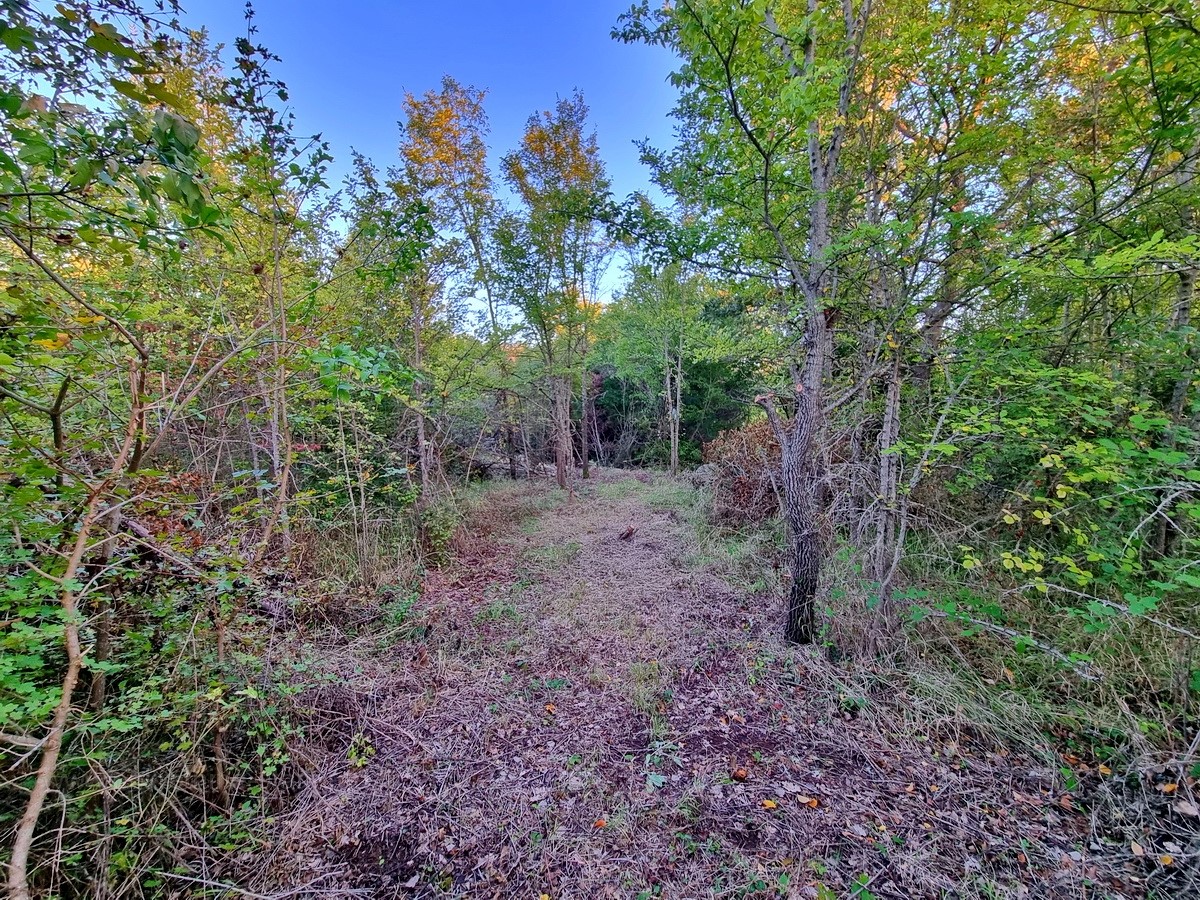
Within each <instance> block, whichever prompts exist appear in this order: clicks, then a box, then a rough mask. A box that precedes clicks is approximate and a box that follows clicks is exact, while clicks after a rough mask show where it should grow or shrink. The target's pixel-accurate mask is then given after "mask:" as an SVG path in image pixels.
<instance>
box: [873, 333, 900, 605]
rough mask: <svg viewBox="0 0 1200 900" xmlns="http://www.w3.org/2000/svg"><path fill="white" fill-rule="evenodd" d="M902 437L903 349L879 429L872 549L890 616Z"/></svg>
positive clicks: (896, 354)
mask: <svg viewBox="0 0 1200 900" xmlns="http://www.w3.org/2000/svg"><path fill="white" fill-rule="evenodd" d="M899 437H900V351H899V349H897V350H895V351H894V352H893V355H892V371H891V375H890V377H889V378H888V385H887V402H886V405H885V406H884V411H883V424H882V426H881V427H880V429H879V506H878V509H877V512H876V514H875V545H874V547H873V548H872V550H871V577H872V578H873V579H874V580H875V583H876V585H877V590H878V592H879V608H880V612H881V614H882V615H883V616H884V617H888V616H889V615H890V606H891V593H892V584H891V579H892V574H893V571H892V558H893V556H894V548H895V543H896V518H897V513H898V510H897V506H896V503H897V499H898V497H899V487H900V459H899V457H898V456H897V455H896V454H895V453H893V452H892V448H893V447H895V445H896V441H897V440H898V439H899Z"/></svg>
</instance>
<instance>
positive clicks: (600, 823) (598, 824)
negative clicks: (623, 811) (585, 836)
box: [592, 819, 608, 828]
mask: <svg viewBox="0 0 1200 900" xmlns="http://www.w3.org/2000/svg"><path fill="white" fill-rule="evenodd" d="M607 824H608V822H606V821H604V819H597V820H596V821H595V822H594V823H593V824H592V827H593V828H603V827H604V826H605V825H607Z"/></svg>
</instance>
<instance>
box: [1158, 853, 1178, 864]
mask: <svg viewBox="0 0 1200 900" xmlns="http://www.w3.org/2000/svg"><path fill="white" fill-rule="evenodd" d="M1158 861H1159V862H1160V863H1162V864H1163V865H1164V866H1169V865H1171V863H1173V862H1175V857H1173V856H1171V854H1169V853H1164V854H1163V855H1162V856H1160V857H1159V858H1158Z"/></svg>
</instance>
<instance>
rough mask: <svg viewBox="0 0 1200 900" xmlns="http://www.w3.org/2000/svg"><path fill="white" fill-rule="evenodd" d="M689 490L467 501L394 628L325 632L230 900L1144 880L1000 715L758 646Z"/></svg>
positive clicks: (506, 488) (750, 618) (635, 486)
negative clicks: (274, 808)
mask: <svg viewBox="0 0 1200 900" xmlns="http://www.w3.org/2000/svg"><path fill="white" fill-rule="evenodd" d="M693 500H694V498H693V497H692V496H691V494H690V489H688V488H686V487H684V486H681V485H679V484H678V483H675V482H671V481H668V480H666V479H644V478H634V477H630V476H621V475H618V474H615V473H601V474H600V476H599V477H598V478H597V479H596V480H595V481H593V482H591V483H588V484H585V485H583V486H581V487H580V488H579V490H578V492H577V494H576V495H575V496H574V497H573V498H571V499H568V498H567V497H566V496H565V495H562V494H559V493H557V492H555V491H553V490H551V489H549V488H547V487H545V486H544V485H541V484H538V485H531V484H528V483H521V484H518V485H507V484H506V485H501V486H497V487H496V488H494V489H493V490H491V491H488V492H486V493H485V494H483V495H481V496H480V497H478V498H476V501H475V502H473V503H471V504H470V505H469V508H468V509H467V510H466V522H465V523H464V526H463V528H462V529H461V530H460V532H459V534H458V535H457V536H456V538H455V540H454V542H453V549H454V553H455V559H454V561H453V562H451V563H450V564H448V565H447V566H446V567H444V568H443V569H441V570H434V571H432V572H431V573H430V575H429V576H428V578H427V579H426V582H425V585H424V589H423V591H422V594H421V598H420V600H419V601H418V602H417V603H416V605H415V606H414V607H413V608H412V609H411V610H408V611H407V612H406V613H405V616H404V621H403V622H401V623H399V624H394V625H393V626H390V627H387V628H384V627H378V628H372V629H370V630H369V631H368V632H364V631H363V630H362V629H360V630H359V633H358V635H357V637H355V638H354V639H353V640H344V639H337V638H336V636H327V637H326V638H325V641H326V643H327V644H328V646H324V647H322V648H321V654H322V657H323V658H324V659H325V660H326V662H327V664H328V666H329V668H330V672H331V674H332V675H333V678H332V683H330V684H327V685H325V686H323V687H321V688H320V689H314V690H313V691H311V692H310V695H309V696H307V697H306V698H305V702H306V704H307V709H308V725H307V727H306V737H305V739H304V741H303V742H302V743H301V744H300V745H299V746H298V747H297V748H296V754H295V772H294V779H295V781H294V788H295V790H294V794H293V796H292V797H291V798H290V800H289V801H288V802H287V804H286V806H285V807H284V808H282V809H281V810H280V814H279V816H278V820H277V824H276V830H277V833H276V836H275V840H274V842H273V849H272V852H271V854H270V855H269V858H268V857H266V856H264V857H263V858H261V859H259V860H256V863H257V864H258V866H259V872H260V876H259V879H258V880H257V881H256V882H254V883H252V884H250V885H249V887H250V888H252V889H254V890H257V891H259V892H261V893H270V892H272V891H279V890H295V891H298V892H300V891H304V890H312V891H313V892H333V895H336V896H353V895H356V894H361V895H363V896H379V897H423V898H442V897H445V898H449V897H464V898H484V897H487V898H492V897H496V898H503V897H538V896H539V895H541V894H543V893H544V894H547V895H549V896H550V897H552V898H555V900H560V898H600V897H630V898H635V897H646V898H650V897H664V898H681V900H683V898H710V897H711V898H718V897H720V898H724V897H730V898H732V897H762V898H766V897H817V896H822V897H827V896H832V897H839V898H840V897H849V896H854V893H853V892H854V891H855V890H856V886H859V887H862V886H863V885H865V886H866V888H865V889H866V891H869V894H868V893H863V892H862V891H859V893H858V894H857V896H860V897H863V898H866V897H868V896H875V897H877V898H896V900H901V898H903V900H908V898H917V897H981V898H983V897H992V898H1000V897H1012V898H1017V897H1031V898H1032V897H1048V898H1049V897H1054V898H1057V897H1062V898H1068V897H1070V898H1075V897H1096V898H1101V897H1107V898H1113V900H1118V898H1125V897H1136V896H1144V895H1146V893H1147V891H1146V880H1145V879H1146V878H1147V876H1149V877H1154V875H1153V872H1154V871H1155V867H1154V866H1153V865H1150V864H1149V862H1148V861H1147V860H1145V859H1137V860H1131V859H1128V858H1126V856H1127V854H1126V855H1125V856H1122V855H1120V854H1117V853H1115V852H1113V851H1112V849H1111V848H1110V847H1109V846H1108V845H1106V844H1104V843H1103V842H1102V841H1101V840H1100V839H1098V837H1097V835H1096V833H1095V829H1094V828H1093V825H1092V822H1091V820H1090V819H1089V818H1088V816H1086V815H1082V814H1081V813H1080V809H1079V801H1078V797H1079V796H1080V793H1081V792H1080V791H1079V790H1076V791H1074V792H1072V791H1068V789H1067V787H1068V786H1067V785H1066V784H1064V783H1063V779H1062V775H1061V773H1060V772H1059V771H1058V770H1057V768H1056V767H1055V766H1053V765H1052V764H1049V763H1048V762H1047V758H1046V757H1045V756H1039V755H1037V754H1034V753H1031V752H1028V746H1033V744H1032V743H1030V744H1029V745H1028V746H1027V747H1026V748H1023V747H1022V745H1021V744H1020V743H1019V742H1018V743H1013V742H1009V741H1007V740H1005V739H1004V731H1005V728H1006V727H1007V728H1008V729H1009V730H1019V729H1023V728H1024V727H1025V726H1024V725H1020V724H1014V723H1012V722H1009V723H1007V725H1006V723H1005V722H1004V721H1003V719H1002V717H1001V716H1000V714H999V713H998V712H992V713H991V716H992V719H991V724H990V725H987V721H986V715H985V712H986V711H987V710H989V709H991V708H992V705H993V700H992V699H990V698H987V697H984V696H979V697H978V698H976V703H975V705H974V706H969V705H968V704H967V703H966V701H967V700H968V699H970V697H971V695H972V693H973V688H972V687H971V686H970V684H969V683H968V686H967V688H965V689H962V688H960V687H959V686H958V685H951V684H948V683H940V682H939V681H938V680H937V679H936V678H935V677H934V676H933V675H929V676H928V677H926V679H925V683H924V686H923V688H922V689H921V690H915V689H914V690H912V691H910V690H908V688H907V687H905V686H907V685H916V684H918V683H919V682H920V678H919V677H917V676H914V675H913V673H911V672H909V673H903V672H895V671H888V670H885V669H883V668H882V667H880V668H877V669H875V670H872V669H871V668H870V667H861V668H858V669H854V668H849V667H845V666H838V665H834V664H833V663H831V662H830V661H829V660H828V659H827V658H826V656H825V654H824V653H823V652H821V651H817V650H812V649H796V648H791V647H788V646H785V645H784V644H782V643H781V642H780V641H779V640H778V638H777V637H776V635H777V634H778V632H779V624H780V623H779V619H780V618H781V614H782V611H781V610H780V609H779V608H778V604H777V602H776V601H774V600H773V599H772V597H771V594H770V593H769V591H765V590H764V591H760V592H759V593H755V592H752V591H750V590H747V589H746V588H747V585H746V584H744V583H739V582H738V580H737V579H736V577H735V576H733V575H732V574H731V573H732V572H735V571H736V568H733V569H730V568H726V569H725V571H724V572H722V565H723V564H722V562H721V559H720V558H719V557H714V556H713V554H712V553H711V551H710V547H709V545H708V544H706V542H710V541H711V540H713V536H712V535H711V534H710V535H705V534H700V535H698V534H697V530H696V524H697V522H696V520H695V518H694V517H693V515H692V513H691V511H690V510H691V508H692V506H693ZM723 574H724V575H728V576H729V577H730V578H733V582H732V583H731V582H730V581H729V580H727V578H726V577H722V575H723ZM759 587H761V586H759ZM928 671H929V672H930V673H932V672H936V671H937V669H936V667H934V666H930V667H929V670H928ZM956 691H957V693H956ZM1007 708H1008V709H1010V710H1011V709H1012V708H1013V707H1007ZM1030 715H1031V717H1032V716H1033V713H1032V712H1031V714H1030ZM976 719H982V720H984V721H985V726H986V727H980V726H979V725H977V724H975V720H976ZM1158 868H1159V869H1162V868H1163V867H1162V866H1161V865H1160V866H1159V867H1158ZM1089 885H1090V886H1089ZM337 891H341V892H342V893H341V894H337V893H336V892H337ZM821 891H826V892H827V893H819V892H821ZM1164 896H1165V895H1164Z"/></svg>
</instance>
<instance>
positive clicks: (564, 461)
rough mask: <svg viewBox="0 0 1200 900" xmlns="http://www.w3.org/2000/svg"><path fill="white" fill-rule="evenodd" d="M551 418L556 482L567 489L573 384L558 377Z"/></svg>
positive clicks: (566, 379)
mask: <svg viewBox="0 0 1200 900" xmlns="http://www.w3.org/2000/svg"><path fill="white" fill-rule="evenodd" d="M551 417H552V419H553V422H554V429H553V431H554V480H555V481H556V482H557V483H558V486H559V487H560V488H562V489H563V490H564V491H565V490H566V489H567V471H568V467H569V466H570V465H571V464H572V457H573V456H574V450H573V449H572V447H571V382H570V379H568V378H565V377H563V376H561V375H560V376H558V377H556V378H554V380H553V387H552V388H551Z"/></svg>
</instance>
